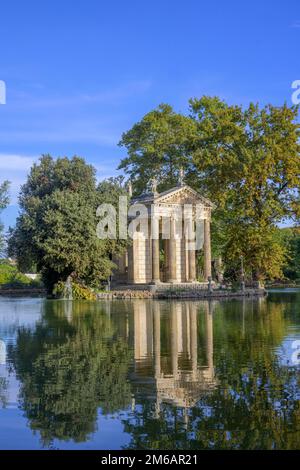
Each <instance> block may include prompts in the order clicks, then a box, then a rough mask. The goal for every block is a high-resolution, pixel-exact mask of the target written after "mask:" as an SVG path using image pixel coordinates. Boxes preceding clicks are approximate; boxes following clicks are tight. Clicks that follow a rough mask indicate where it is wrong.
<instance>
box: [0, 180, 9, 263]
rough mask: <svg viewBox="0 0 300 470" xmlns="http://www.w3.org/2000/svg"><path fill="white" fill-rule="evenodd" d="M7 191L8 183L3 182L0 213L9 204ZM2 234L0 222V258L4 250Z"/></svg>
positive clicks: (0, 191) (0, 192)
mask: <svg viewBox="0 0 300 470" xmlns="http://www.w3.org/2000/svg"><path fill="white" fill-rule="evenodd" d="M8 189H9V182H8V181H4V183H2V184H0V213H1V211H2V210H3V209H5V208H6V207H7V206H8V204H9V196H8ZM3 232H4V226H3V224H2V223H1V221H0V256H1V255H3V251H4V248H5V239H4V235H3Z"/></svg>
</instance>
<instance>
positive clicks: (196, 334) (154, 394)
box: [130, 300, 215, 411]
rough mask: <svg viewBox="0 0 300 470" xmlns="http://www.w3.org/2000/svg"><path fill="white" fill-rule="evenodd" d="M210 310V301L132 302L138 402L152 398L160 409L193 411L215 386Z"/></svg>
mask: <svg viewBox="0 0 300 470" xmlns="http://www.w3.org/2000/svg"><path fill="white" fill-rule="evenodd" d="M166 307H167V308H166ZM169 307H171V311H170V309H169ZM212 308H213V306H212V304H211V303H209V302H197V303H194V302H184V303H181V302H174V303H172V304H171V305H168V304H165V303H163V302H144V301H141V302H140V301H138V300H137V301H135V302H134V303H133V330H134V338H133V341H134V370H133V372H132V373H131V374H130V381H131V382H132V385H133V388H134V395H135V398H136V399H138V398H139V396H142V397H143V398H144V399H145V395H146V396H147V397H148V398H149V399H152V400H153V399H154V400H155V401H156V408H157V411H159V407H160V404H161V403H172V404H173V405H176V406H179V407H183V408H189V407H191V406H194V405H195V403H196V402H197V401H198V400H199V399H200V398H201V395H202V394H203V393H207V392H209V390H211V389H212V388H214V385H215V377H214V365H213V318H212ZM199 311H202V314H203V315H200V316H199V315H198V313H199ZM200 330H201V331H200Z"/></svg>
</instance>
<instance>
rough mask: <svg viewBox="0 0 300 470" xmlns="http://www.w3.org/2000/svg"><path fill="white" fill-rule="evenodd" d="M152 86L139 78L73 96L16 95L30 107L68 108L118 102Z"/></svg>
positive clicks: (20, 101)
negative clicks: (94, 91) (117, 85)
mask: <svg viewBox="0 0 300 470" xmlns="http://www.w3.org/2000/svg"><path fill="white" fill-rule="evenodd" d="M150 87H151V81H150V80H137V81H132V82H129V83H125V84H123V85H120V86H119V87H116V88H113V89H110V90H103V91H99V92H97V93H78V94H76V95H72V96H66V95H64V96H60V95H53V96H47V97H36V96H32V95H30V94H27V93H23V92H22V93H18V94H16V95H15V101H16V102H17V103H18V104H22V103H23V104H25V105H26V108H28V107H30V106H31V107H40V108H60V107H63V108H66V107H68V106H83V105H90V104H117V103H120V102H121V101H123V100H124V99H126V98H129V97H132V96H135V95H136V94H141V93H145V92H146V91H148V89H149V88H150Z"/></svg>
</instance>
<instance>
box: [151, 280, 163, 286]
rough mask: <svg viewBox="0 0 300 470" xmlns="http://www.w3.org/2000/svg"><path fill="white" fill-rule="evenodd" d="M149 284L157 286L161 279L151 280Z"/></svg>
mask: <svg viewBox="0 0 300 470" xmlns="http://www.w3.org/2000/svg"><path fill="white" fill-rule="evenodd" d="M149 284H150V285H151V286H157V285H158V284H161V280H160V279H159V280H158V281H154V280H152V281H151V282H150V283H149Z"/></svg>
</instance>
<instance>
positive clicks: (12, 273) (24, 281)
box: [0, 261, 42, 289]
mask: <svg viewBox="0 0 300 470" xmlns="http://www.w3.org/2000/svg"><path fill="white" fill-rule="evenodd" d="M35 287H42V284H41V282H40V281H39V280H38V279H36V280H35V279H30V278H29V277H27V276H25V275H24V274H22V273H20V272H19V271H18V269H17V267H16V266H12V265H10V264H9V263H6V262H3V261H2V262H0V289H19V288H20V289H24V288H35Z"/></svg>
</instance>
